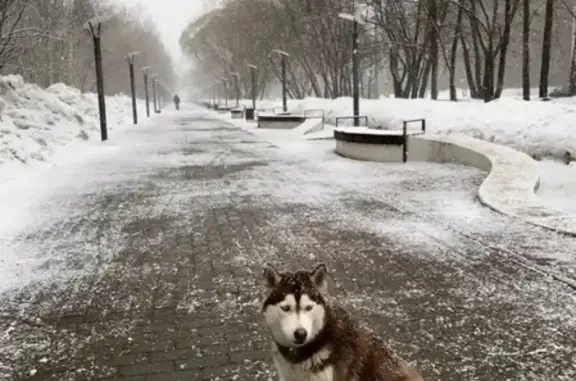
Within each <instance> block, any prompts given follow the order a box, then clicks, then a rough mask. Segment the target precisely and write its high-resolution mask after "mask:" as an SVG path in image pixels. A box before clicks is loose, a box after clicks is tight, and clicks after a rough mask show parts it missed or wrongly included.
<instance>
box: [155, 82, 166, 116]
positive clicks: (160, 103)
mask: <svg viewBox="0 0 576 381" xmlns="http://www.w3.org/2000/svg"><path fill="white" fill-rule="evenodd" d="M161 82H162V80H161V79H160V78H158V80H157V81H156V94H157V95H158V114H160V113H162V108H163V107H164V102H163V100H164V99H163V97H162V92H161V91H160V83H161Z"/></svg>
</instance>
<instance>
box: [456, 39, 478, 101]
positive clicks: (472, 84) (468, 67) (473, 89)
mask: <svg viewBox="0 0 576 381" xmlns="http://www.w3.org/2000/svg"><path fill="white" fill-rule="evenodd" d="M460 42H461V43H462V55H463V57H464V70H465V72H466V80H467V82H468V87H469V88H470V97H471V98H472V99H477V98H478V97H479V94H478V87H477V86H476V81H475V80H474V74H473V72H472V64H471V63H470V51H469V50H468V46H467V45H466V41H465V40H464V37H463V36H462V35H461V36H460Z"/></svg>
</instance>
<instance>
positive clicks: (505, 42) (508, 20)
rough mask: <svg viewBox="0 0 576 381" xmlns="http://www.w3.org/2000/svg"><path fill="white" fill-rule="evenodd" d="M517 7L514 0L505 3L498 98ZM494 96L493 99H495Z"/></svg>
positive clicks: (497, 86)
mask: <svg viewBox="0 0 576 381" xmlns="http://www.w3.org/2000/svg"><path fill="white" fill-rule="evenodd" d="M514 8H515V9H514V10H513V9H512V0H506V2H505V3H504V18H505V19H504V31H503V33H502V41H501V43H500V60H499V62H498V77H497V84H496V92H495V94H494V98H495V99H498V98H500V96H501V95H502V90H503V88H504V75H505V73H506V57H507V55H508V46H509V45H510V30H511V29H512V20H513V19H514V14H513V12H514V13H515V10H516V7H514ZM494 98H493V99H494Z"/></svg>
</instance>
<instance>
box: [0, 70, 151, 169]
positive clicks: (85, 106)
mask: <svg viewBox="0 0 576 381" xmlns="http://www.w3.org/2000/svg"><path fill="white" fill-rule="evenodd" d="M141 109H142V110H143V108H141ZM106 111H107V119H108V128H109V130H110V131H113V130H114V129H116V128H118V127H119V126H121V125H123V124H126V122H128V121H131V118H132V113H131V100H130V98H129V97H127V96H125V95H118V96H112V97H107V99H106ZM140 112H141V113H142V111H140ZM99 126H100V125H99V116H98V102H97V96H96V94H82V93H81V92H80V91H79V90H77V89H74V88H71V87H68V86H66V85H64V84H61V83H58V84H55V85H52V86H51V87H49V88H47V89H43V88H41V87H39V86H37V85H35V84H30V83H25V82H24V81H23V79H22V77H21V76H15V75H10V76H5V77H0V171H2V170H5V169H6V168H7V166H9V165H10V166H12V165H18V164H31V163H34V162H47V161H50V157H51V156H52V154H53V153H54V152H55V151H56V150H58V149H59V148H60V147H63V146H67V145H69V144H70V143H73V142H82V141H88V140H97V139H98V140H99V139H100V127H99Z"/></svg>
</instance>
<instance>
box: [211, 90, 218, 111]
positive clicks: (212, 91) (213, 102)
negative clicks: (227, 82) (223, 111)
mask: <svg viewBox="0 0 576 381" xmlns="http://www.w3.org/2000/svg"><path fill="white" fill-rule="evenodd" d="M216 90H217V89H215V88H214V84H211V85H210V97H211V100H212V108H216Z"/></svg>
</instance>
